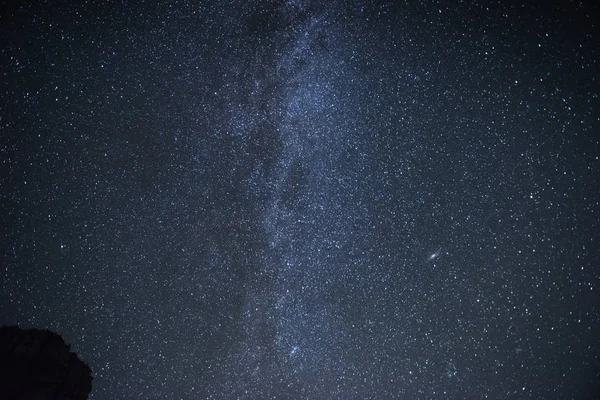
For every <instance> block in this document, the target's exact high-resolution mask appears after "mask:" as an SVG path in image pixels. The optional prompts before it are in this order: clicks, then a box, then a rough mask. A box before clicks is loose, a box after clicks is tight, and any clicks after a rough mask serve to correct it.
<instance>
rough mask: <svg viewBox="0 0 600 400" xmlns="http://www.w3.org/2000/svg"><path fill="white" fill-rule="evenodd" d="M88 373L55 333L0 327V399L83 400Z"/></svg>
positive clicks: (87, 391)
mask: <svg viewBox="0 0 600 400" xmlns="http://www.w3.org/2000/svg"><path fill="white" fill-rule="evenodd" d="M91 390H92V371H91V369H90V367H88V366H87V365H86V364H85V363H84V362H83V361H81V360H80V359H79V358H78V357H77V355H76V354H75V353H72V352H71V351H70V346H69V345H67V344H66V343H65V341H64V340H63V338H62V337H61V336H60V335H58V334H57V333H54V332H50V331H47V330H39V329H21V328H18V327H16V326H10V327H7V326H3V327H0V393H1V395H0V397H1V398H2V399H7V400H8V399H19V400H21V399H36V400H37V399H39V400H46V399H48V400H49V399H52V400H58V399H61V400H66V399H70V400H77V399H87V398H88V395H89V394H90V392H91Z"/></svg>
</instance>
